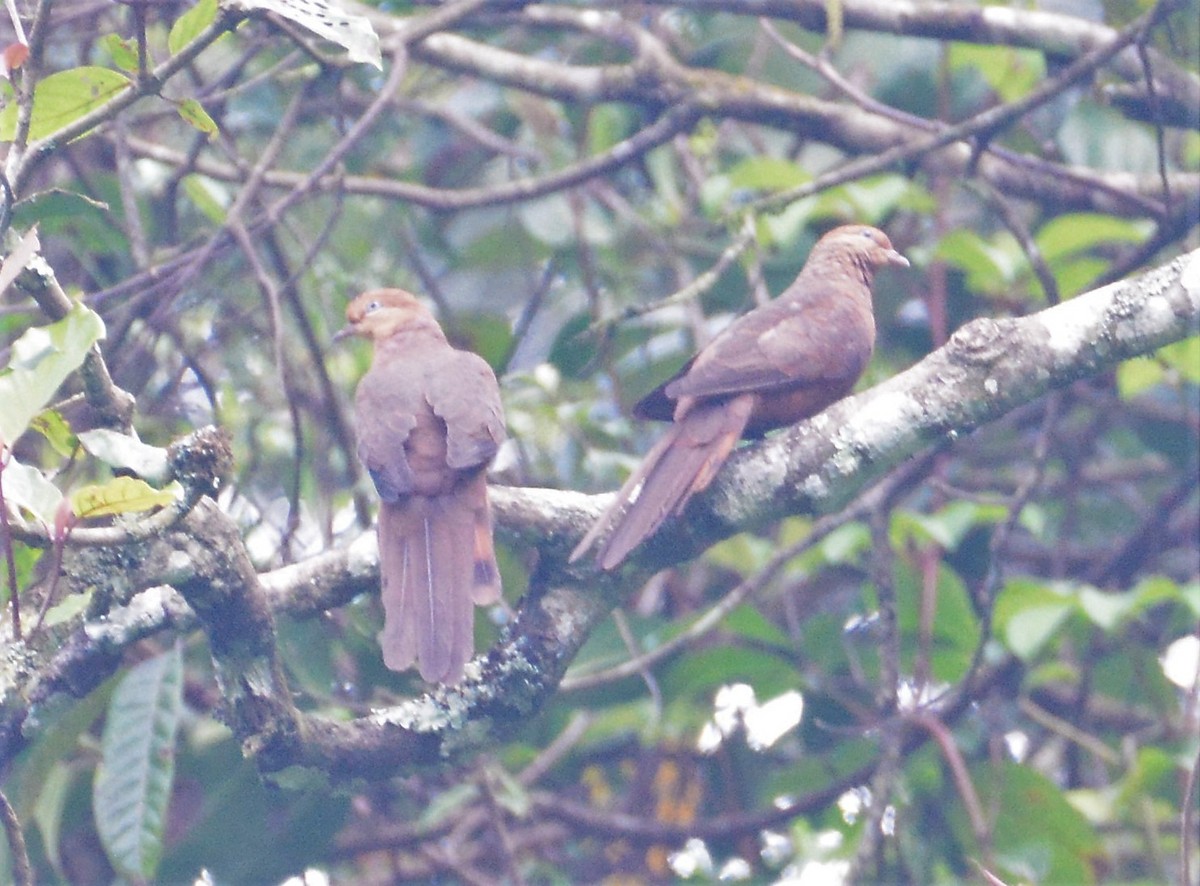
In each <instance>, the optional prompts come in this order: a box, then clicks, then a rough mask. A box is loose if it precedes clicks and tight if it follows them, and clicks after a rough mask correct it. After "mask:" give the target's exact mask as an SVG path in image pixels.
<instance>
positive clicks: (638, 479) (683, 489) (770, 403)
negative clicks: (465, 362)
mask: <svg viewBox="0 0 1200 886" xmlns="http://www.w3.org/2000/svg"><path fill="white" fill-rule="evenodd" d="M887 265H892V266H897V267H908V259H906V258H905V257H904V256H902V255H901V254H900V253H899V252H897V251H896V250H895V249H893V248H892V243H891V241H890V240H888V238H887V235H886V234H884V233H883V232H882V231H880V230H878V229H876V228H873V227H870V226H868V225H846V226H843V227H840V228H835V229H834V230H832V231H830V232H829V233H828V234H826V235H825V236H823V237H822V238H821V239H820V240H819V241H817V244H816V245H815V246H814V247H813V250H812V253H811V254H810V255H809V257H808V261H807V262H806V263H805V265H804V268H803V270H801V271H800V274H799V276H797V277H796V279H795V281H794V282H793V283H792V285H791V286H789V287H788V288H787V289H785V290H784V291H783V293H782V294H781V295H780V296H779V298H777V299H775V300H774V301H772V302H771V303H770V304H767V305H763V306H762V307H759V308H755V309H754V310H752V311H750V312H749V313H747V314H744V315H743V316H741V317H739V318H738V319H737V320H735V321H734V322H733V323H732V324H730V326H728V327H727V328H726V329H724V330H723V331H722V332H721V333H720V334H719V335H717V336H716V337H715V338H714V339H713V340H712V341H711V342H709V343H708V345H707V346H706V347H704V348H703V349H702V350H701V351H700V352H699V353H698V354H696V356H695V357H694V358H692V360H691V361H690V362H689V363H688V364H687V365H686V366H684V368H683V370H682V371H681V372H680V373H679V375H677V376H676V377H675V378H674V379H672V380H671V381H669V382H667V383H666V384H665V385H663V386H662V387H661V388H659V389H658V390H657V391H655V392H654V393H652V394H650V395H649V396H648V397H646V398H645V399H644V400H643V401H642V402H641V403H639V404H638V406H637V407H636V408H635V410H634V412H635V414H637V415H639V416H641V417H643V418H657V419H666V420H669V421H671V422H672V424H671V427H670V428H669V429H668V430H667V433H666V434H665V435H663V437H662V439H661V440H659V441H658V442H657V443H656V444H655V445H654V446H653V447H652V448H651V449H650V451H649V453H647V454H646V457H645V458H644V459H643V460H642V463H641V465H639V466H638V468H637V470H635V471H634V472H633V474H632V475H630V477H629V479H628V480H627V481H626V482H625V485H624V486H622V487H621V491H620V492H618V493H617V497H616V499H615V500H614V501H613V503H612V504H611V505H609V506H608V508H607V509H606V510H605V511H604V513H602V514H601V515H600V517H599V518H598V519H597V520H596V522H595V523H594V524H593V525H592V527H591V529H589V530H588V532H587V533H586V534H585V535H584V536H583V538H582V539H581V540H580V542H579V544H578V545H577V546H576V547H575V550H574V551H573V552H572V554H571V560H572V561H575V560H577V559H579V558H580V557H581V556H583V554H584V553H585V552H586V551H587V550H588V549H589V548H590V547H591V546H592V545H593V544H595V543H596V542H597V541H598V540H599V541H600V547H599V551H598V552H597V556H596V560H597V563H598V564H599V565H600V567H601V568H602V569H613V568H615V567H616V566H618V565H619V564H620V563H621V561H623V560H624V559H625V558H626V557H627V556H628V555H629V552H630V551H632V550H633V549H634V548H635V547H637V546H638V545H639V544H641V543H642V542H643V541H644V540H645V539H647V538H649V537H650V536H651V535H652V534H653V533H654V532H655V531H657V529H658V528H659V526H661V525H662V523H663V521H664V520H666V519H667V518H668V517H670V516H673V515H678V514H680V513H682V511H683V509H684V507H685V506H686V505H687V503H688V500H689V499H691V497H692V496H693V495H695V494H696V493H697V492H700V491H701V490H703V489H705V488H706V487H707V486H708V485H709V483H711V482H712V479H713V477H714V476H716V473H717V471H718V470H719V469H720V467H721V465H722V464H724V463H725V459H726V458H728V457H729V453H730V452H731V451H732V450H733V447H734V446H735V445H737V442H738V440H739V439H741V438H742V437H743V436H748V437H754V436H761V435H762V434H764V433H765V432H767V431H769V430H771V429H773V428H778V427H782V426H783V425H788V424H793V423H795V422H798V421H800V420H801V419H804V418H808V417H809V416H812V415H816V414H817V413H818V412H820V411H821V410H822V409H824V408H825V407H826V406H828V405H829V404H831V403H833V402H834V401H836V400H839V399H841V398H842V397H844V396H845V395H846V394H848V393H849V392H850V390H851V389H852V388H853V387H854V383H855V382H856V381H858V378H859V376H860V375H862V372H863V370H864V369H866V366H867V361H868V360H870V358H871V351H872V349H873V348H874V346H875V315H874V312H873V310H872V305H871V284H872V282H873V281H874V278H875V272H876V271H877V270H878V269H879V268H881V267H884V266H887Z"/></svg>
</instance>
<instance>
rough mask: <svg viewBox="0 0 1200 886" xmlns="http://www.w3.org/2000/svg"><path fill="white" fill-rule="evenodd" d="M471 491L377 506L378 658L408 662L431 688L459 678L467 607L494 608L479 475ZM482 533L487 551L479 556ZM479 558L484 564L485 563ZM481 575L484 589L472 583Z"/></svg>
mask: <svg viewBox="0 0 1200 886" xmlns="http://www.w3.org/2000/svg"><path fill="white" fill-rule="evenodd" d="M473 486H474V482H473V481H472V483H470V484H468V488H459V489H458V490H455V491H453V492H451V493H449V494H447V495H443V496H437V497H434V498H423V497H419V496H414V497H412V498H409V499H405V500H403V501H401V502H396V503H385V504H384V505H383V506H382V507H381V508H380V513H379V557H380V573H381V575H382V588H383V594H382V599H383V606H384V628H383V630H382V631H381V632H380V634H379V642H380V646H381V647H382V649H383V659H384V662H385V663H386V664H387V666H388V667H389V668H392V669H393V670H404V669H405V668H408V667H411V666H412V665H413V664H414V663H415V664H416V665H417V667H418V668H419V670H420V673H421V677H422V678H423V679H425V680H426V681H428V682H431V683H446V684H454V683H458V682H459V681H460V680H461V679H462V676H463V667H464V665H465V664H466V663H467V661H468V660H469V659H470V658H471V655H472V654H473V652H474V646H475V642H474V605H475V603H477V602H479V603H490V602H495V600H496V599H498V598H499V594H500V581H499V573H498V571H497V570H496V566H495V553H494V550H493V549H492V546H491V523H490V519H489V516H488V512H487V507H486V502H487V498H486V496H487V488H486V485H484V481H483V479H482V477H480V480H479V488H478V490H475V489H472V488H470V487H473ZM479 492H482V495H483V500H482V502H483V504H482V507H481V506H480V503H479V500H478V498H477V497H476V496H477V495H478V493H479ZM472 493H475V494H474V495H472ZM485 526H486V529H485ZM483 534H486V535H487V539H488V545H487V548H486V551H482V552H481V551H480V536H481V535H483ZM481 556H487V557H488V558H489V559H488V560H487V562H486V563H484V562H481ZM481 573H484V574H486V575H487V576H488V578H489V581H488V582H487V583H486V585H485V584H482V583H481V582H479V581H478V580H477V577H478V576H479V575H480V574H481Z"/></svg>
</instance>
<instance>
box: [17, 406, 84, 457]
mask: <svg viewBox="0 0 1200 886" xmlns="http://www.w3.org/2000/svg"><path fill="white" fill-rule="evenodd" d="M29 426H30V427H31V428H33V429H34V430H35V431H37V432H38V433H39V434H41V435H42V436H43V437H45V438H46V442H47V443H49V444H50V446H51V447H53V449H54V451H55V452H57V453H58V454H59V455H61V456H62V457H63V458H70V457H71V454H72V453H73V452H74V451H75V447H76V446H78V445H79V438H78V437H76V436H75V434H74V433H72V431H71V426H70V425H69V424H67V420H66V419H65V418H63V417H62V413H61V412H59V411H58V410H57V409H43V410H42V411H41V412H39V413H38V414H37V415H35V416H34V417H33V421H32V422H30V424H29Z"/></svg>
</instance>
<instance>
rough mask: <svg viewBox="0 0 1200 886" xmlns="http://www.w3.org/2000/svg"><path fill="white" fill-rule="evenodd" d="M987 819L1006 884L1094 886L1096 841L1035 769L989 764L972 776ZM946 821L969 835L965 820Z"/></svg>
mask: <svg viewBox="0 0 1200 886" xmlns="http://www.w3.org/2000/svg"><path fill="white" fill-rule="evenodd" d="M972 776H973V780H974V781H975V784H976V786H977V789H978V792H979V795H980V797H981V798H983V800H984V802H985V804H986V807H987V808H988V810H989V811H990V814H991V815H994V816H995V824H994V826H993V827H992V831H991V833H992V840H993V848H994V850H995V854H996V859H997V861H999V863H1000V864H1001V865H1002V866H1003V867H1004V869H1005V871H1006V872H1007V873H1008V874H1009V876H1006V877H1004V878H1003V879H1004V880H1005V881H1006V882H1018V881H1021V882H1028V883H1079V884H1085V883H1094V882H1095V879H1096V875H1095V863H1096V862H1097V861H1098V858H1097V855H1098V854H1099V852H1100V845H1099V840H1098V839H1097V836H1096V833H1095V832H1094V831H1093V830H1092V827H1091V826H1090V825H1089V824H1088V822H1087V819H1086V818H1084V817H1083V815H1082V814H1081V813H1080V812H1079V811H1078V810H1077V809H1076V808H1075V807H1074V806H1072V805H1071V804H1070V803H1069V802H1068V801H1067V799H1066V797H1065V796H1064V794H1063V792H1062V790H1061V789H1060V788H1059V787H1058V786H1057V785H1055V784H1054V783H1053V782H1052V781H1050V780H1049V779H1047V778H1046V777H1045V776H1044V775H1041V774H1040V773H1038V772H1035V771H1034V770H1032V769H1030V768H1028V767H1025V766H1020V765H1018V764H1016V763H1008V762H1005V763H1000V764H991V765H986V766H983V767H980V768H979V769H977V770H976V771H975V772H973V773H972ZM950 819H951V821H952V822H954V823H955V826H956V827H957V828H958V829H959V831H960V834H961V836H962V839H964V840H965V841H969V842H972V843H973V842H974V838H973V837H970V836H967V835H966V833H965V831H966V815H965V814H963V813H962V812H961V811H958V810H956V811H954V812H952V813H951V816H950Z"/></svg>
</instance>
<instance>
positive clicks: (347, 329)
mask: <svg viewBox="0 0 1200 886" xmlns="http://www.w3.org/2000/svg"><path fill="white" fill-rule="evenodd" d="M353 335H354V327H353V326H349V325H347V326H343V327H342V328H341V329H339V330H338V331H337V332H335V333H334V334H333V343H334V344H337V343H338V342H340V341H345V340H346V339H348V338H351V337H353Z"/></svg>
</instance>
